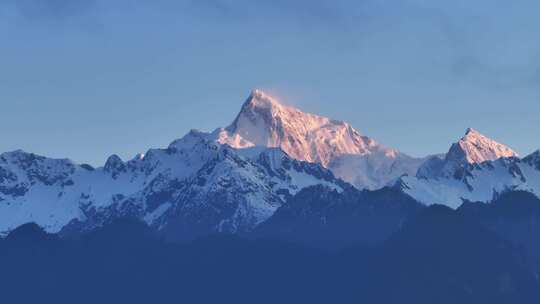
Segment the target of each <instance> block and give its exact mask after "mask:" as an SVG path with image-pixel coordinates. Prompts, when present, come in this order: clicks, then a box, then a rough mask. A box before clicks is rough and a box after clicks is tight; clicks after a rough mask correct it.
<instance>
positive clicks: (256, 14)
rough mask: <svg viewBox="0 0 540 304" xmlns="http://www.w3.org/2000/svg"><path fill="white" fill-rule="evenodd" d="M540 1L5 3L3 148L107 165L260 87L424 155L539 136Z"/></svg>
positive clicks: (224, 118) (0, 51)
mask: <svg viewBox="0 0 540 304" xmlns="http://www.w3.org/2000/svg"><path fill="white" fill-rule="evenodd" d="M539 11H540V2H539V1H537V0H515V1H508V0H475V1H471V0H453V1H447V0H444V1H442V0H391V1H390V0H386V1H385V0H298V1H294V0H258V1H256V0H152V1H143V0H140V1H137V0H0V130H1V131H2V133H1V134H2V136H1V140H0V151H8V150H14V149H19V148H22V149H24V150H27V151H31V152H35V153H39V154H43V155H47V156H52V157H69V158H72V159H74V160H75V161H77V162H87V163H91V164H94V165H100V164H103V162H104V161H105V159H106V158H107V156H108V155H110V154H112V153H117V154H119V155H120V156H121V157H123V158H124V159H125V158H131V157H133V156H134V155H135V154H136V153H138V152H144V151H146V150H147V149H148V148H150V147H164V146H166V145H167V144H168V143H169V142H171V141H172V140H174V139H176V138H179V137H182V136H183V135H184V134H185V133H186V132H187V131H188V130H189V129H192V128H197V129H201V130H207V131H210V130H212V129H214V128H216V127H219V126H225V125H227V124H229V123H230V122H231V121H232V120H233V119H234V116H235V115H236V114H237V112H238V111H239V108H240V106H241V104H242V103H243V101H244V99H245V98H246V97H247V95H248V94H249V92H250V90H251V89H252V88H255V87H257V88H262V89H265V90H268V91H269V92H271V93H274V94H275V95H277V96H278V97H279V98H281V99H283V100H284V101H285V102H286V103H288V104H293V105H295V106H298V107H300V108H302V109H303V110H305V111H308V112H315V113H318V114H321V115H325V116H330V117H332V118H335V119H340V120H345V121H348V122H350V123H351V124H352V125H353V126H354V127H355V128H356V129H358V130H359V131H360V132H361V133H363V134H365V135H368V136H371V137H373V138H375V139H377V140H378V141H379V142H381V143H383V144H385V145H387V146H390V147H393V148H397V149H399V150H402V151H403V152H406V153H409V154H411V155H414V156H423V155H426V154H430V153H436V152H444V151H446V150H447V149H448V148H449V146H450V143H451V142H453V141H456V140H457V139H459V138H460V137H461V136H462V135H463V133H464V132H465V129H466V128H467V127H474V128H476V129H478V130H479V131H481V132H483V133H485V134H486V135H488V136H491V137H493V138H495V139H496V140H499V141H501V142H503V143H506V144H508V145H509V146H511V147H512V148H514V149H515V150H517V151H518V152H519V153H521V154H528V153H530V152H532V151H533V150H536V149H538V148H540V140H539V137H538V133H539V132H540V127H539V122H538V121H539V120H538V119H539V117H540V98H539V97H540V38H539V36H538V30H539V29H540V18H538V12H539Z"/></svg>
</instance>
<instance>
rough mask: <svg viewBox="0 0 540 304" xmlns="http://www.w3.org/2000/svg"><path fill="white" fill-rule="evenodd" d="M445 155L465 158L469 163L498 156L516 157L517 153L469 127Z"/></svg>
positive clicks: (484, 160) (477, 162) (452, 157)
mask: <svg viewBox="0 0 540 304" xmlns="http://www.w3.org/2000/svg"><path fill="white" fill-rule="evenodd" d="M447 157H448V158H450V159H460V160H465V161H466V162H467V163H469V164H479V163H483V162H486V161H492V160H497V159H499V158H506V157H518V154H517V153H516V152H514V151H513V150H512V149H510V148H509V147H507V146H505V145H503V144H501V143H498V142H496V141H495V140H493V139H490V138H488V137H486V136H485V135H483V134H481V133H480V132H478V131H477V130H475V129H472V128H469V129H467V132H466V133H465V136H464V137H463V138H461V139H460V140H459V142H457V143H456V144H454V145H453V146H452V148H451V149H450V151H449V153H448V156H447Z"/></svg>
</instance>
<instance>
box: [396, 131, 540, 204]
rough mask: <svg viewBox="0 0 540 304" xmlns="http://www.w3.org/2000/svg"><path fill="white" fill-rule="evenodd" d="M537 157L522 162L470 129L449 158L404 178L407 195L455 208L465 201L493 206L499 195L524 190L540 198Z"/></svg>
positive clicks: (431, 161) (438, 159)
mask: <svg viewBox="0 0 540 304" xmlns="http://www.w3.org/2000/svg"><path fill="white" fill-rule="evenodd" d="M534 159H535V157H534V154H533V155H531V156H528V157H526V158H524V159H519V158H518V156H517V153H515V152H514V151H513V150H512V149H510V148H508V147H506V146H504V145H502V144H500V143H498V142H496V141H494V140H491V139H489V138H487V137H486V136H484V135H482V134H480V133H479V132H478V131H476V130H473V129H468V130H467V133H466V134H465V136H464V137H463V138H462V139H461V140H460V141H458V142H457V143H455V144H453V145H452V147H451V148H450V150H449V152H448V153H447V154H446V156H444V157H442V156H439V157H433V158H431V159H429V160H428V161H426V162H425V163H424V164H423V165H422V166H421V167H420V168H419V170H418V173H417V175H416V177H412V176H408V177H404V178H402V184H403V187H404V191H405V192H407V193H408V194H409V195H411V196H413V197H414V198H415V199H417V200H419V201H421V202H423V203H426V204H434V203H437V204H444V205H447V206H451V207H454V208H457V207H459V206H460V205H461V204H462V203H463V201H480V202H489V201H491V200H493V199H494V198H495V197H497V195H498V194H500V193H503V192H506V191H512V190H524V191H529V192H532V193H536V194H537V195H538V194H540V170H539V169H538V167H537V166H535V164H536V162H535V161H534Z"/></svg>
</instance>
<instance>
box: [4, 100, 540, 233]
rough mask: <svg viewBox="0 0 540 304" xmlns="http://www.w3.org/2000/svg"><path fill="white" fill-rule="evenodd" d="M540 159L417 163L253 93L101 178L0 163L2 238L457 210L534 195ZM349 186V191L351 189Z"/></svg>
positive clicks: (57, 165) (500, 155)
mask: <svg viewBox="0 0 540 304" xmlns="http://www.w3.org/2000/svg"><path fill="white" fill-rule="evenodd" d="M539 159H540V157H538V152H536V153H533V154H531V155H530V156H527V157H525V158H523V159H520V158H519V157H518V155H517V154H516V153H515V152H513V151H512V150H511V149H510V148H508V147H506V146H504V145H503V144H500V143H497V142H496V141H494V140H491V139H489V138H487V137H486V136H484V135H482V134H480V133H479V132H478V131H476V130H473V129H469V130H467V132H466V135H465V136H464V137H463V138H462V139H460V140H459V141H458V142H457V143H455V144H453V145H452V146H451V148H450V149H449V152H448V153H447V154H444V155H435V156H430V157H427V158H422V159H419V158H413V157H410V156H408V155H406V154H404V153H401V152H399V151H398V150H396V149H392V148H388V147H385V146H384V145H382V144H380V143H378V142H377V141H375V140H374V139H372V138H370V137H368V136H365V135H362V134H361V133H360V132H359V131H357V130H355V129H354V128H353V127H352V126H350V125H349V124H347V123H345V122H341V121H335V120H332V119H329V118H326V117H322V116H318V115H314V114H308V113H304V112H302V111H301V110H299V109H296V108H293V107H290V106H285V105H283V104H281V103H279V102H278V101H277V100H276V99H275V98H273V97H271V96H269V95H268V94H266V93H264V92H262V91H260V90H255V91H253V92H252V93H251V94H250V96H249V97H248V99H247V100H246V101H245V103H244V104H243V105H242V107H241V110H240V112H239V114H238V116H237V117H236V119H234V121H233V122H232V123H231V125H229V126H227V127H225V128H218V129H216V130H215V131H214V132H211V133H204V132H199V131H195V130H193V131H191V132H190V133H189V134H187V135H185V136H184V137H183V138H181V139H178V140H176V141H174V142H172V143H171V144H170V145H169V146H168V147H167V148H165V149H151V150H149V151H147V153H145V154H141V155H139V156H138V157H136V158H134V159H132V160H129V161H126V162H124V161H122V160H121V159H120V158H119V157H118V156H115V155H113V156H111V157H110V158H109V159H108V160H107V162H106V164H105V165H104V166H103V167H101V168H92V167H90V166H88V165H78V164H75V163H73V162H72V161H70V160H68V159H50V158H46V157H42V156H36V155H34V154H31V153H27V152H24V151H14V152H7V153H3V154H2V155H0V233H1V234H4V235H5V234H7V233H8V232H9V231H10V230H12V229H14V228H16V227H18V226H20V225H22V224H25V223H29V222H35V223H37V224H39V225H40V226H42V227H44V228H45V229H46V230H47V231H48V232H60V233H64V234H77V233H81V232H84V231H89V230H92V229H95V228H96V227H100V226H102V225H103V224H105V223H107V222H110V221H112V220H114V219H116V218H124V217H131V218H137V219H139V220H142V221H144V222H145V223H146V224H148V225H149V226H151V227H153V228H154V229H156V230H159V231H161V232H162V233H163V235H165V236H167V237H170V238H172V239H176V238H180V239H182V238H184V237H186V238H192V237H196V236H198V235H204V234H207V233H211V232H216V231H217V232H230V233H245V232H251V231H253V230H254V229H256V227H258V226H259V225H260V224H261V223H263V222H265V221H266V220H268V219H270V218H271V217H272V216H273V215H274V213H275V212H276V210H278V209H279V208H280V207H282V206H284V205H285V204H287V201H288V200H290V199H291V198H292V197H293V196H294V195H296V194H297V193H298V192H300V191H301V190H302V189H305V188H308V187H311V186H316V185H322V186H324V187H328V189H330V190H335V191H338V192H339V193H341V192H343V191H349V190H347V189H349V188H352V186H354V187H355V188H356V189H358V190H364V189H365V190H371V191H373V190H378V189H381V188H383V187H392V188H395V189H398V190H399V192H400V193H402V194H403V195H407V196H409V197H410V198H412V199H414V200H415V201H417V202H419V203H421V204H424V205H430V204H434V203H437V204H444V205H448V206H451V207H454V208H457V207H459V206H460V205H461V204H462V203H463V202H464V201H481V202H489V201H491V200H493V199H495V198H497V197H498V195H500V194H501V193H504V192H507V191H515V190H523V191H528V192H531V193H534V194H536V195H538V194H539V193H540V161H539ZM351 185H352V186H351Z"/></svg>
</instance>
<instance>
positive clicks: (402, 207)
mask: <svg viewBox="0 0 540 304" xmlns="http://www.w3.org/2000/svg"><path fill="white" fill-rule="evenodd" d="M422 208H424V206H423V205H421V204H419V203H418V202H416V201H415V200H414V199H412V198H411V197H409V196H408V195H406V194H404V193H403V192H401V191H400V190H398V189H396V188H383V189H381V190H377V191H359V190H356V189H354V188H352V187H351V188H347V189H346V190H345V191H343V192H341V193H340V192H338V191H335V190H332V189H329V188H327V187H324V186H320V185H318V186H312V187H309V188H306V189H304V190H302V191H300V192H299V193H298V194H297V195H296V196H294V197H293V198H292V199H290V200H289V201H288V202H287V204H285V205H283V206H282V207H280V208H279V209H278V210H277V211H276V212H275V213H274V215H273V216H272V217H271V218H270V219H269V220H267V221H266V222H264V223H263V224H261V225H260V226H259V227H258V229H257V231H256V234H258V235H260V236H265V237H269V238H275V239H284V240H289V241H295V242H302V243H305V244H309V245H312V246H316V247H324V248H329V247H330V248H336V247H337V248H343V247H347V246H351V245H353V244H357V243H362V244H363V245H364V246H374V245H377V244H379V243H382V242H383V241H385V240H386V239H387V238H388V237H390V235H392V234H393V233H394V232H396V231H398V230H399V228H400V227H401V225H402V224H403V222H404V221H405V220H406V219H407V218H409V217H410V216H412V215H414V214H416V213H417V212H418V211H419V210H421V209H422Z"/></svg>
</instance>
